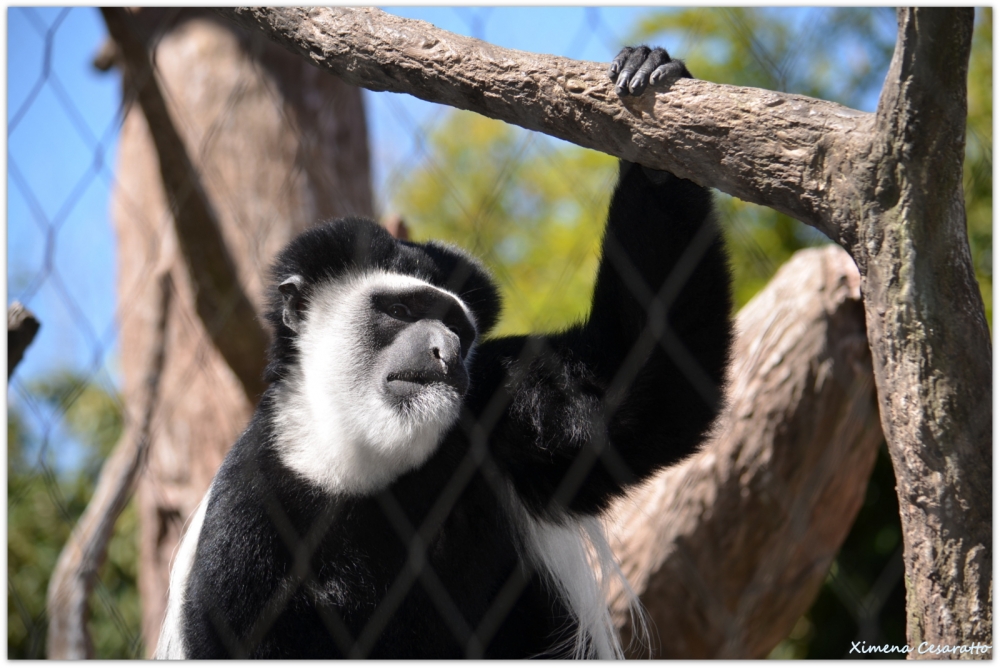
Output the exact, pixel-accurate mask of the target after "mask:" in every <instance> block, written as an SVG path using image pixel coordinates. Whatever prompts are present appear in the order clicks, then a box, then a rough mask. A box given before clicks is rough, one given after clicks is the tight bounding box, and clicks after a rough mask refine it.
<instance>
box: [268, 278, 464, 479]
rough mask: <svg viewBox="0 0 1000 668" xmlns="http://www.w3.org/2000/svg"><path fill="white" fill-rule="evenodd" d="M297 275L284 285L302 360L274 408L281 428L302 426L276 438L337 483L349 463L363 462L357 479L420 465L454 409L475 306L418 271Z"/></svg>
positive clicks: (459, 399) (355, 469) (457, 406)
mask: <svg viewBox="0 0 1000 668" xmlns="http://www.w3.org/2000/svg"><path fill="white" fill-rule="evenodd" d="M295 278H296V277H292V278H290V279H288V280H286V281H285V282H284V283H283V284H282V292H283V294H286V298H287V299H286V313H285V315H286V317H285V323H286V324H287V325H288V326H289V327H290V328H291V329H292V330H293V331H295V332H296V348H297V349H298V365H297V366H298V369H297V373H295V374H293V375H292V376H291V377H290V378H289V379H288V381H287V384H288V386H287V387H286V388H283V391H282V392H281V393H279V403H280V404H284V405H283V406H279V410H278V413H279V416H280V415H283V416H284V417H281V418H280V422H281V424H280V425H279V427H280V429H279V431H281V430H286V429H287V430H290V431H289V432H288V433H289V434H291V433H293V432H294V433H295V434H297V435H296V436H294V437H292V436H289V437H287V438H281V439H279V440H281V441H283V442H284V445H285V449H286V450H288V451H294V452H299V453H300V456H301V458H303V462H300V463H301V464H302V465H304V460H305V459H309V458H311V459H313V460H315V459H316V458H317V457H318V458H320V459H323V460H327V467H328V468H330V469H331V470H335V471H337V472H338V475H337V478H338V480H340V483H341V484H340V487H341V488H343V487H344V484H342V483H345V482H346V479H348V478H350V479H353V478H354V477H355V476H354V475H353V474H352V473H351V472H352V471H353V472H360V471H359V469H363V470H364V475H362V476H358V480H357V481H355V482H357V483H358V484H361V481H364V486H365V487H368V486H369V484H370V481H371V480H372V479H378V478H382V477H383V476H382V475H381V474H376V473H374V472H375V471H384V472H386V473H387V474H391V477H392V478H394V477H396V476H397V475H399V474H400V473H402V472H404V471H406V470H410V469H412V468H414V467H416V466H418V465H419V464H421V463H422V462H423V461H425V460H426V459H427V457H428V456H430V454H431V453H432V452H433V451H434V449H435V448H436V447H437V445H438V444H439V443H440V441H441V439H442V437H443V436H444V434H445V433H447V431H448V429H450V428H451V426H452V425H453V424H454V423H455V421H456V420H457V419H458V416H459V413H460V410H461V406H462V400H463V397H464V395H465V392H466V390H467V389H468V387H469V373H468V368H467V367H468V362H469V357H470V355H471V354H472V351H473V347H474V345H475V341H476V326H475V321H474V318H473V316H472V314H471V312H470V311H469V309H468V308H467V307H466V306H465V304H463V303H462V301H461V300H460V299H459V298H458V297H456V296H455V295H453V294H451V293H449V292H447V291H444V290H442V289H440V288H437V287H435V286H433V285H431V284H429V283H427V282H425V281H422V280H420V279H418V278H414V277H412V276H405V275H400V274H389V273H384V272H369V273H365V274H362V275H358V276H354V277H351V278H341V279H338V280H336V281H325V282H322V283H320V284H318V285H315V286H304V285H302V283H301V281H299V282H297V283H296V282H295V280H294V279H295ZM292 416H294V417H292ZM281 435H282V436H284V435H285V434H284V433H282V434H281ZM306 448H308V450H309V454H306V452H305V451H304V449H306ZM334 453H336V456H335V457H334ZM345 463H346V464H345ZM296 468H298V467H296ZM346 486H347V487H348V488H350V487H354V486H355V485H354V484H353V483H352V484H348V485H346ZM365 491H367V490H365Z"/></svg>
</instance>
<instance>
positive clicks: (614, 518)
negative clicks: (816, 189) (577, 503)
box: [609, 246, 882, 659]
mask: <svg viewBox="0 0 1000 668" xmlns="http://www.w3.org/2000/svg"><path fill="white" fill-rule="evenodd" d="M860 287H861V278H860V276H859V275H858V270H857V268H856V267H855V266H854V262H853V261H852V260H851V258H850V257H849V256H848V255H847V253H845V252H844V251H843V250H841V249H839V248H837V247H836V246H827V247H825V248H822V249H811V250H804V251H800V252H798V253H796V254H795V256H793V257H792V259H791V260H789V261H788V262H787V263H786V264H785V265H784V266H783V267H782V268H781V269H780V270H779V271H778V273H777V275H775V277H774V278H773V279H771V282H770V283H768V285H767V286H766V287H765V288H764V289H763V290H762V291H761V292H760V293H758V294H757V295H756V296H755V297H754V298H753V299H752V300H751V301H750V303H748V304H747V305H746V306H745V307H744V308H743V309H742V310H741V311H740V314H739V316H738V318H737V332H738V334H737V339H736V346H735V349H734V357H733V358H734V360H735V363H734V367H733V368H732V369H731V372H730V381H729V385H728V389H727V402H728V409H727V411H726V413H725V414H723V415H722V417H721V418H720V421H719V424H718V425H717V427H716V429H715V433H716V436H715V437H714V438H712V439H710V440H709V441H708V443H706V445H705V447H704V449H703V450H702V451H701V452H700V453H699V454H697V455H695V456H694V457H692V458H691V459H689V460H687V461H686V462H684V463H683V464H681V465H680V466H677V467H674V468H671V469H667V470H666V471H664V472H663V473H661V474H659V475H658V476H657V477H655V478H654V479H652V480H651V481H649V482H648V483H647V484H645V485H643V486H642V487H640V488H639V489H637V490H636V491H635V492H633V493H632V494H631V495H629V496H628V497H627V498H625V499H622V500H621V501H620V502H618V503H617V504H616V505H615V507H614V509H613V510H612V513H611V515H610V516H609V519H610V520H611V526H612V527H613V530H612V532H611V534H612V535H611V538H612V542H611V544H612V546H613V547H614V549H615V553H616V555H617V556H618V558H619V561H620V563H621V565H622V570H623V572H624V573H625V575H626V576H627V577H628V579H629V582H630V584H631V585H632V588H633V590H634V591H635V592H636V593H637V594H639V596H640V600H641V601H642V603H643V605H644V607H645V608H646V610H647V611H648V613H649V621H650V622H651V627H652V628H651V629H650V630H651V631H652V634H651V641H652V642H651V645H652V650H653V657H654V658H667V659H672V658H688V659H693V658H699V659H709V658H712V659H723V658H725V659H738V658H761V657H764V656H767V654H768V653H769V652H770V651H771V649H773V648H774V646H775V645H777V644H778V642H779V641H780V640H781V639H782V638H784V637H786V636H787V635H788V633H789V632H790V631H791V629H792V626H794V624H795V622H796V620H798V618H799V617H800V616H801V615H802V614H803V613H804V612H806V610H808V608H809V606H810V605H811V604H812V601H813V599H814V598H815V596H816V593H817V591H819V588H820V586H821V585H822V584H823V580H824V578H825V577H826V575H827V572H828V571H829V568H830V563H831V562H832V561H833V558H834V557H835V556H836V554H837V552H838V550H839V549H840V545H841V543H843V541H844V538H846V536H847V534H848V532H849V531H850V529H851V526H852V525H853V524H854V518H855V516H856V515H857V513H858V510H859V509H860V508H861V504H862V502H863V501H864V498H865V492H866V490H867V483H868V478H869V477H870V476H871V471H872V466H873V465H874V463H875V455H876V453H877V452H878V446H879V444H880V443H881V442H882V431H881V429H880V428H879V421H878V410H877V406H876V401H875V384H874V379H873V378H872V367H871V356H870V354H869V352H868V341H867V339H866V338H865V317H864V307H863V306H862V304H861V291H860ZM613 600H614V604H613V609H614V613H615V615H616V619H617V621H618V622H619V623H620V624H622V625H623V626H624V628H623V640H624V641H625V643H624V644H626V645H627V644H628V642H629V641H630V640H632V638H634V637H635V636H636V634H637V629H636V627H635V626H634V625H633V624H632V622H633V621H634V620H631V619H629V618H627V617H626V615H625V614H624V613H625V611H624V609H623V607H622V605H623V603H624V599H623V598H621V597H620V596H619V597H613Z"/></svg>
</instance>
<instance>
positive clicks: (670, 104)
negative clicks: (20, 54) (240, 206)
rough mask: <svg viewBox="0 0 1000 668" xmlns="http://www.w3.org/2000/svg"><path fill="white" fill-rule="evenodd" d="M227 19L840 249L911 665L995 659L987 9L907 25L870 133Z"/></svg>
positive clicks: (601, 78)
mask: <svg viewBox="0 0 1000 668" xmlns="http://www.w3.org/2000/svg"><path fill="white" fill-rule="evenodd" d="M219 11H220V12H221V13H222V14H223V15H225V16H228V17H230V18H232V19H234V20H235V21H237V22H239V23H241V24H243V25H246V26H252V27H256V28H258V29H260V30H261V31H263V32H264V33H265V34H267V35H268V36H270V37H271V38H272V39H274V40H275V41H277V42H279V43H281V44H283V45H285V46H286V47H287V48H289V49H290V50H292V51H293V52H296V53H299V54H300V55H302V56H303V57H304V58H306V59H308V60H310V61H311V62H313V63H316V64H317V65H319V66H320V67H322V68H325V69H326V70H328V71H330V72H333V73H335V74H337V75H339V76H340V77H342V78H343V79H344V80H345V81H347V82H349V83H352V84H355V85H359V86H364V87H367V88H371V89H373V90H391V91H394V92H404V93H410V94H413V95H415V96H417V97H420V98H422V99H425V100H429V101H432V102H440V103H443V104H449V105H452V106H455V107H458V108H461V109H469V110H472V111H477V112H479V113H481V114H484V115H486V116H489V117H491V118H497V119H500V120H504V121H507V122H510V123H514V124H516V125H520V126H522V127H525V128H528V129H531V130H538V131H541V132H545V133H547V134H550V135H553V136H557V137H560V138H562V139H565V140H568V141H571V142H574V143H576V144H579V145H581V146H586V147H589V148H594V149H597V150H600V151H604V152H606V153H610V154H612V155H616V156H620V157H623V158H627V159H629V160H635V161H638V162H640V163H642V164H645V165H647V166H650V167H654V168H659V169H669V170H671V171H673V172H674V173H676V174H678V175H680V176H683V177H686V178H689V179H691V180H693V181H696V182H697V183H700V184H702V185H706V186H712V187H716V188H719V189H720V190H722V191H724V192H727V193H729V194H731V195H735V196H737V197H740V198H741V199H744V200H747V201H751V202H755V203H758V204H763V205H766V206H770V207H772V208H775V209H777V210H779V211H782V212H784V213H787V214H789V215H791V216H793V217H795V218H797V219H799V220H801V221H803V222H805V223H807V224H809V225H812V226H814V227H816V228H818V229H820V230H821V231H823V232H824V233H826V234H827V235H828V236H829V237H831V238H832V239H834V240H836V241H837V242H838V243H840V244H841V245H842V246H843V247H844V248H845V249H846V250H847V251H848V252H849V253H850V254H851V256H852V257H853V258H854V260H855V262H856V263H857V265H858V268H859V270H860V272H861V277H862V279H861V292H862V296H863V299H864V303H865V309H866V316H867V329H868V339H869V341H870V345H871V347H872V354H873V359H874V368H875V381H876V388H877V392H878V398H879V407H880V413H881V416H882V426H883V430H884V432H885V435H886V438H887V441H888V443H889V450H890V453H891V455H892V458H893V465H894V468H895V470H896V476H897V482H898V485H897V491H898V495H899V500H900V506H901V516H902V521H903V534H904V538H903V542H904V559H905V563H906V577H907V582H908V597H907V609H908V615H909V620H908V640H909V642H910V644H911V645H912V646H913V648H914V652H913V653H912V654H911V656H927V655H926V654H925V655H920V654H918V653H917V648H918V647H919V646H920V643H921V642H928V643H933V644H935V645H942V644H945V645H966V646H970V645H972V644H974V643H977V642H980V643H986V644H990V643H991V641H992V639H991V629H992V581H993V577H992V558H993V557H992V549H993V548H992V524H991V517H990V508H992V489H991V485H992V457H991V448H992V439H991V434H992V418H993V416H992V387H991V379H992V367H991V358H992V346H991V342H990V337H989V330H988V328H987V325H986V319H985V312H984V308H983V303H982V298H981V296H980V294H979V291H978V288H977V285H976V283H975V280H974V276H973V270H972V263H971V257H970V253H969V247H968V240H967V237H966V229H965V213H964V203H963V199H962V195H961V192H962V190H961V189H962V179H961V176H962V154H963V148H964V131H965V114H966V108H965V100H966V90H965V89H966V75H967V68H968V56H969V49H970V44H971V37H972V23H973V17H974V14H973V10H971V9H956V8H918V9H901V10H899V36H898V40H897V47H896V53H895V56H894V58H893V63H892V67H891V70H890V73H889V75H888V77H887V78H886V82H885V86H884V89H883V93H882V97H881V100H880V103H879V108H878V111H877V113H876V114H866V113H862V112H858V111H855V110H851V109H847V108H845V107H842V106H839V105H836V104H832V103H828V102H823V101H819V100H813V99H810V98H806V97H802V96H797V95H785V94H780V93H775V92H770V91H762V90H756V89H748V88H738V87H733V86H724V85H720V84H714V83H709V82H704V81H692V80H680V81H677V82H675V83H673V84H672V86H671V88H670V90H669V91H666V92H658V91H653V90H650V91H647V92H646V93H645V94H644V95H643V96H641V97H640V98H638V99H635V100H631V99H630V100H626V101H622V100H620V99H619V98H618V97H617V96H616V95H615V94H614V91H613V88H612V85H611V82H610V81H608V79H607V77H606V75H605V68H606V65H603V64H598V63H587V62H580V61H572V60H567V59H564V58H557V57H553V56H540V55H536V54H527V53H523V52H517V51H512V50H508V49H502V48H499V47H496V46H492V45H489V44H486V43H484V42H481V41H478V40H475V39H471V38H466V37H459V36H457V35H453V34H451V33H447V32H445V31H442V30H438V29H436V28H434V27H433V26H431V25H429V24H427V23H424V22H420V21H412V20H406V19H400V18H397V17H392V16H389V15H387V14H384V13H383V12H380V11H378V10H374V9H319V8H309V9H296V8H276V9H262V8H240V9H224V10H219ZM966 656H967V655H966Z"/></svg>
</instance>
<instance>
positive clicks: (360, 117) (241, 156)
mask: <svg viewBox="0 0 1000 668" xmlns="http://www.w3.org/2000/svg"><path fill="white" fill-rule="evenodd" d="M131 18H132V19H133V22H132V25H133V26H136V27H138V28H139V33H140V35H141V36H142V38H143V40H144V42H145V44H146V46H147V48H148V49H149V51H150V53H151V55H152V60H153V63H154V65H155V70H156V83H157V84H158V87H159V89H160V90H161V92H162V97H163V99H164V100H165V102H166V112H167V115H166V117H165V118H166V122H167V123H169V124H170V125H172V126H173V128H174V129H175V132H176V136H177V137H178V139H177V141H179V142H180V143H181V144H182V146H174V147H168V149H170V148H172V149H177V148H183V149H184V150H185V152H186V154H187V156H188V157H189V160H190V163H191V164H192V166H193V168H194V170H195V172H193V173H191V174H189V176H190V177H191V178H192V179H195V180H196V181H197V182H198V184H199V186H200V188H201V189H202V191H203V194H204V197H205V199H206V201H207V203H208V206H209V207H210V209H211V211H212V212H213V213H214V218H215V221H216V222H217V224H218V226H219V229H220V231H221V238H222V240H223V241H224V243H225V248H226V250H227V252H228V255H229V256H230V257H231V258H232V264H233V267H234V269H235V272H236V277H237V279H238V280H237V281H235V284H237V285H239V286H240V287H241V288H242V290H243V292H244V293H245V294H246V296H247V297H248V299H249V301H250V303H251V304H252V306H253V310H254V313H255V314H259V313H260V312H261V307H262V303H263V302H262V299H263V289H264V285H265V281H266V278H267V277H266V271H267V268H268V266H269V264H270V262H271V259H272V258H273V256H274V254H275V253H276V252H277V251H278V250H279V249H280V248H281V247H282V246H283V245H284V244H286V243H287V242H288V241H289V240H290V239H291V237H292V236H293V235H295V234H296V233H298V232H300V231H302V230H303V229H305V228H306V227H308V226H310V225H312V224H314V223H316V222H317V221H319V220H323V219H325V218H331V217H336V216H343V215H349V214H354V215H368V216H370V215H371V214H372V196H371V185H370V176H369V156H368V147H367V131H366V127H365V119H364V112H363V108H362V101H361V93H360V91H359V90H358V89H356V88H353V87H351V86H348V85H346V84H344V83H343V82H342V81H340V80H339V79H337V78H335V77H329V76H326V75H325V74H323V73H322V72H320V71H318V70H317V69H316V68H314V67H312V66H311V65H309V64H308V63H304V62H302V60H301V59H299V58H296V57H294V56H292V55H291V54H289V53H287V52H286V51H285V50H283V49H281V48H279V47H277V46H275V45H273V44H271V43H270V42H268V41H267V40H265V39H263V38H261V37H260V36H259V35H256V34H255V33H253V32H247V31H245V30H242V29H240V28H238V27H237V26H234V25H232V24H231V23H230V22H227V21H222V20H221V19H219V18H218V17H217V16H215V15H214V14H211V13H208V12H205V11H201V10H177V9H166V8H158V9H142V10H141V11H138V12H132V14H131ZM116 60H118V61H119V63H120V62H121V61H122V55H121V53H119V54H118V56H117V57H116ZM125 96H126V102H127V103H128V102H129V101H131V100H133V97H134V91H131V90H129V89H127V88H126V89H125ZM160 120H162V119H160ZM151 129H152V130H153V132H158V131H160V130H162V129H163V124H162V123H159V124H157V125H153V124H151V123H150V122H148V121H147V119H146V117H145V116H144V114H143V113H142V109H141V108H140V107H139V106H138V105H135V104H130V105H129V106H128V107H127V110H126V114H125V118H124V121H123V124H122V129H121V137H120V148H119V151H120V155H119V166H118V169H117V172H116V173H117V181H116V187H115V190H114V193H113V196H112V215H113V219H114V222H115V226H116V230H117V234H118V243H119V253H118V258H119V260H118V261H119V267H118V276H119V279H118V280H119V295H118V300H119V305H120V307H119V320H120V323H121V349H122V361H121V364H122V371H123V377H124V387H123V395H124V397H125V403H126V410H127V414H128V415H129V416H138V415H141V410H142V403H141V397H142V396H143V393H142V392H141V387H142V382H143V377H144V375H145V372H146V369H148V368H149V364H150V360H151V358H152V356H153V354H154V353H153V348H154V339H155V331H156V320H157V314H156V308H155V304H156V292H157V286H156V281H155V277H156V276H157V275H159V274H161V273H169V275H170V276H171V278H172V280H173V284H174V286H175V291H176V292H175V295H174V298H173V300H172V303H171V305H170V313H169V316H168V319H169V322H170V323H171V325H170V327H169V328H168V331H167V339H166V358H167V359H166V364H165V368H164V372H163V377H162V380H161V392H160V400H159V402H158V403H157V405H156V407H155V410H154V413H153V415H152V418H151V431H150V444H149V458H148V465H147V467H146V470H145V472H144V473H143V475H142V477H141V479H140V481H139V484H138V490H137V497H138V503H139V513H140V532H141V535H140V570H139V590H140V594H141V596H142V600H143V637H144V639H145V643H146V648H147V650H149V651H151V650H152V648H153V647H154V646H155V644H156V640H157V637H158V635H159V627H160V622H161V620H162V616H163V610H164V606H165V604H166V589H167V575H168V573H167V569H168V565H169V561H170V558H171V556H172V554H173V551H174V548H175V546H176V543H177V539H178V537H179V534H180V531H181V525H182V523H183V522H184V520H185V519H186V518H187V517H188V516H189V515H190V514H191V512H192V511H193V510H194V508H195V506H196V505H197V503H198V501H199V500H200V498H201V497H202V495H203V494H204V492H205V490H206V489H207V487H208V484H209V482H210V481H211V479H212V476H213V475H214V474H215V471H216V469H217V468H218V466H219V464H220V463H221V461H222V458H223V457H224V456H225V453H226V451H227V450H228V448H229V446H230V445H231V444H232V443H233V441H234V440H235V438H236V436H237V435H238V434H239V432H240V430H242V429H243V428H244V426H245V425H246V422H247V420H248V418H249V415H250V412H251V411H252V409H253V404H252V400H251V399H248V397H247V393H246V391H245V389H244V387H245V386H244V384H243V383H241V382H240V380H239V378H238V377H237V375H236V374H235V373H234V372H233V370H232V369H231V368H230V366H229V364H227V362H226V359H225V357H224V356H223V355H221V354H220V352H219V350H218V349H217V348H216V346H215V344H214V342H213V340H212V337H211V336H210V333H209V332H207V331H206V327H205V325H204V324H203V322H202V320H201V318H200V317H199V310H198V307H197V295H198V293H197V290H196V287H198V288H201V287H202V286H200V285H198V286H196V284H195V282H194V281H192V278H191V276H192V274H193V275H195V276H197V275H199V272H209V271H213V270H214V269H217V267H214V268H213V267H200V268H199V267H195V268H194V269H193V270H189V266H190V264H191V257H187V258H185V254H184V253H183V252H182V251H181V247H182V243H181V241H180V240H179V239H178V236H177V234H178V232H181V233H182V234H183V233H185V232H183V230H188V229H189V226H188V227H185V226H184V225H177V224H176V223H177V221H176V220H175V219H174V217H173V214H172V212H173V211H175V209H174V208H172V204H176V202H175V203H172V202H171V201H170V199H169V197H168V194H167V191H166V190H165V188H164V175H163V172H162V169H163V167H164V165H163V161H164V156H163V155H161V154H160V153H159V151H158V149H159V148H160V147H161V146H162V145H163V144H162V137H160V140H159V141H157V140H155V139H154V136H153V134H152V133H151ZM173 176H174V178H177V175H173ZM202 232H203V231H202ZM202 259H203V260H204V258H202ZM195 261H197V260H195ZM224 280H226V279H224ZM256 355H257V360H258V364H259V365H260V366H259V367H258V368H263V367H262V363H263V355H264V349H263V348H261V349H259V350H258V351H257V352H256ZM138 423H139V419H137V418H133V419H127V421H126V434H125V435H124V436H123V438H124V439H126V440H127V439H132V440H134V439H135V437H136V430H137V429H138Z"/></svg>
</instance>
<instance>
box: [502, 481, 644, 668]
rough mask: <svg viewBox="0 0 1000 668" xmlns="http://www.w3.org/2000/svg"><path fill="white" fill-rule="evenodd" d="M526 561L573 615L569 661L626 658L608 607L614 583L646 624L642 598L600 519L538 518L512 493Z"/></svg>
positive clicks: (514, 514)
mask: <svg viewBox="0 0 1000 668" xmlns="http://www.w3.org/2000/svg"><path fill="white" fill-rule="evenodd" d="M510 498H511V499H512V503H511V507H512V514H513V516H514V517H513V519H514V521H515V525H516V526H518V527H519V529H520V533H521V540H522V541H523V544H524V549H525V552H526V554H525V555H524V558H525V559H526V560H527V561H528V562H529V563H530V564H531V565H532V566H533V567H534V568H535V569H536V570H537V571H538V572H539V573H540V574H541V575H542V577H543V579H544V580H545V581H546V582H547V583H548V584H549V586H551V587H552V589H553V591H554V593H555V594H556V595H558V596H559V597H560V599H562V601H563V603H564V604H565V605H566V607H567V608H568V609H569V611H570V614H572V615H573V617H574V619H575V621H576V623H577V629H576V635H575V637H574V638H573V639H572V645H571V646H568V647H565V648H556V651H559V650H563V651H564V657H565V658H568V659H570V658H571V659H588V658H594V659H604V660H609V659H623V658H625V655H624V652H623V651H622V647H621V640H620V638H619V635H618V630H617V629H616V628H615V624H614V621H613V620H612V618H611V611H610V609H609V608H608V594H609V583H610V582H611V580H612V578H614V579H618V580H619V581H620V584H621V586H622V591H623V592H625V594H626V596H627V598H628V607H629V610H630V612H631V614H632V615H634V616H637V618H638V619H640V620H641V619H643V614H642V608H641V606H640V604H639V601H638V598H637V597H636V596H635V594H634V593H633V592H632V589H631V587H630V586H629V584H628V581H627V580H626V579H625V576H624V574H622V572H621V569H620V568H619V567H618V563H617V562H616V561H615V557H614V554H613V553H612V551H611V547H610V546H609V545H608V541H607V539H606V538H605V535H604V530H603V528H602V527H601V523H600V520H598V519H597V518H596V517H591V516H585V517H582V518H576V517H571V516H569V515H564V516H563V517H562V518H560V519H559V520H558V521H549V520H542V519H539V518H536V517H533V516H532V515H531V513H529V512H528V510H527V508H525V507H524V505H523V504H522V503H521V502H520V501H519V500H517V496H516V493H515V492H514V491H513V490H510Z"/></svg>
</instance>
